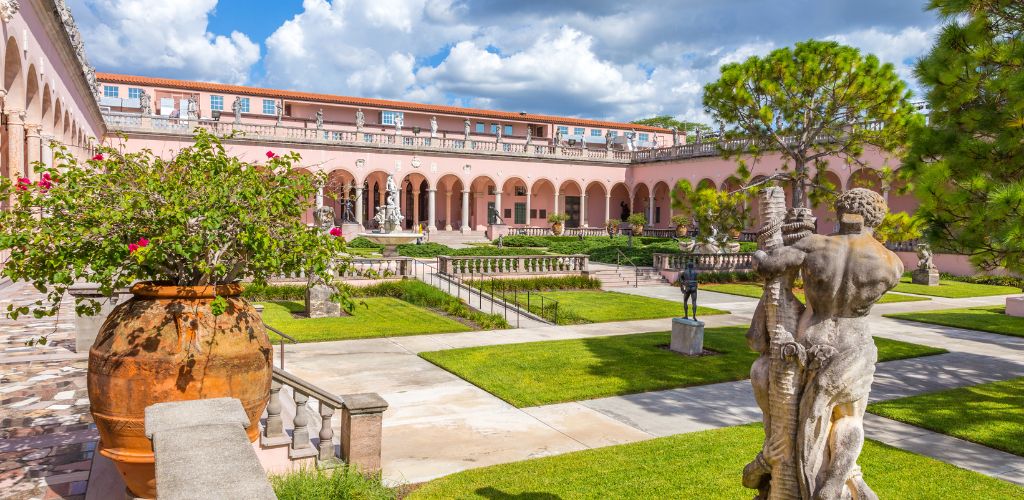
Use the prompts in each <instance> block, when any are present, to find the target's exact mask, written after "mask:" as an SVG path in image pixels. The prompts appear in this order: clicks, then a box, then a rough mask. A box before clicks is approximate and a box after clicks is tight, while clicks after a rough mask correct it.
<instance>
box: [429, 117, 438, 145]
mask: <svg viewBox="0 0 1024 500" xmlns="http://www.w3.org/2000/svg"><path fill="white" fill-rule="evenodd" d="M434 137H437V117H436V116H431V117H430V138H431V139H433V138H434Z"/></svg>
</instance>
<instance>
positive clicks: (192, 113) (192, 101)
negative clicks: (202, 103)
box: [186, 96, 199, 120]
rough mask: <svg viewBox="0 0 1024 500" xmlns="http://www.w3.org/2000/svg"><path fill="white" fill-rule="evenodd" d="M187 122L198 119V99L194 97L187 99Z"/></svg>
mask: <svg viewBox="0 0 1024 500" xmlns="http://www.w3.org/2000/svg"><path fill="white" fill-rule="evenodd" d="M186 116H187V117H188V119H189V120H196V119H199V98H198V97H196V96H190V97H189V98H188V114H187V115H186Z"/></svg>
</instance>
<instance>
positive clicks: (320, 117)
mask: <svg viewBox="0 0 1024 500" xmlns="http://www.w3.org/2000/svg"><path fill="white" fill-rule="evenodd" d="M322 128H324V108H320V109H318V110H316V129H317V130H320V129H322Z"/></svg>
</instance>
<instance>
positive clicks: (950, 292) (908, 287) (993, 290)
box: [893, 276, 1021, 299]
mask: <svg viewBox="0 0 1024 500" xmlns="http://www.w3.org/2000/svg"><path fill="white" fill-rule="evenodd" d="M893 291H896V292H904V293H917V294H920V295H931V296H933V297H946V298H950V299H962V298H965V297H987V296H990V295H1013V294H1016V293H1021V291H1020V288H1017V287H1015V286H997V285H979V284H976V283H964V282H962V281H952V280H939V284H938V285H936V286H928V285H915V284H913V283H911V282H910V276H904V277H903V278H901V279H900V284H899V285H896V288H893Z"/></svg>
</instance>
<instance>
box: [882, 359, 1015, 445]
mask: <svg viewBox="0 0 1024 500" xmlns="http://www.w3.org/2000/svg"><path fill="white" fill-rule="evenodd" d="M1022 408H1024V378H1018V379H1014V380H1007V381H1005V382H993V383H989V384H981V385H976V386H974V387H962V388H960V389H952V390H948V391H940V392H933V393H930V394H922V395H920V396H912V397H909V398H902V399H894V400H891V401H885V402H881V403H874V404H872V405H870V406H868V411H870V412H871V413H876V414H878V415H881V416H883V417H888V418H891V419H893V420H899V421H900V422H906V423H908V424H912V425H916V426H918V427H924V428H925V429H930V430H933V431H935V432H941V433H943V434H948V435H950V436H954V437H958V438H960V439H964V440H967V441H971V442H974V443H978V444H982V445H985V446H988V447H990V448H995V449H997V450H1003V451H1006V452H1009V453H1013V454H1014V455H1021V456H1024V411H1022V410H1021V409H1022Z"/></svg>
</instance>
